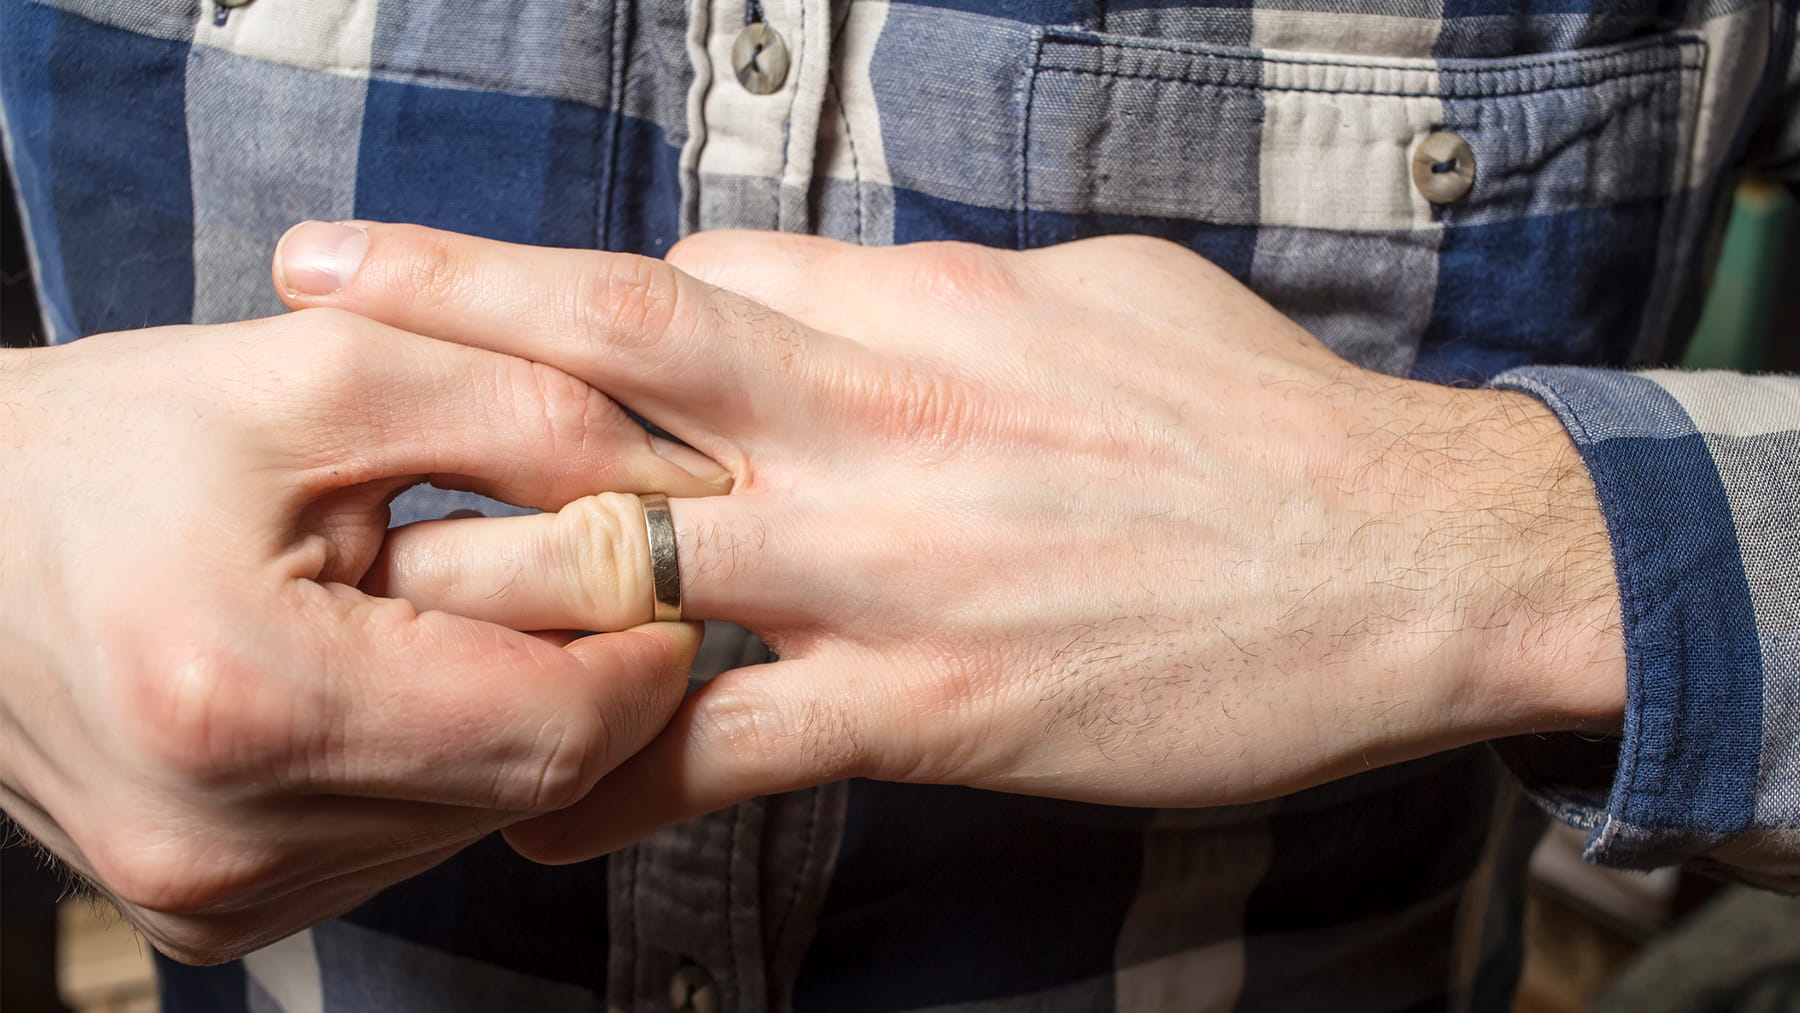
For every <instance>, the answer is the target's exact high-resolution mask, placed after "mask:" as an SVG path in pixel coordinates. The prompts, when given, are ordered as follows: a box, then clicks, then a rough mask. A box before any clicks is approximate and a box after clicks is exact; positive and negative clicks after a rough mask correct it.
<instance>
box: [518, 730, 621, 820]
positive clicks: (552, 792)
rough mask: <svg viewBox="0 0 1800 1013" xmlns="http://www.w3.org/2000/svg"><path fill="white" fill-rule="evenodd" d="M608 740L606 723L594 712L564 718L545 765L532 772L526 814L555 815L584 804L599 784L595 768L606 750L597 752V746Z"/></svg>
mask: <svg viewBox="0 0 1800 1013" xmlns="http://www.w3.org/2000/svg"><path fill="white" fill-rule="evenodd" d="M605 740H606V727H605V722H604V721H601V720H599V718H598V716H597V715H596V714H595V713H594V712H593V710H592V709H591V708H590V709H586V710H584V711H583V712H582V713H581V714H580V715H578V716H572V717H567V718H565V721H564V723H563V724H562V725H561V726H560V727H559V728H558V729H557V731H556V735H555V738H554V739H553V740H552V741H551V743H550V746H549V748H548V749H546V750H545V751H544V753H543V759H542V761H541V762H540V763H539V764H538V765H537V767H536V769H535V770H534V771H532V778H531V783H530V787H529V789H528V790H527V792H526V795H525V799H524V805H523V808H524V811H527V812H540V813H541V812H554V811H556V810H558V809H567V808H568V807H569V806H572V805H574V804H575V803H577V802H579V801H581V799H582V797H583V796H584V795H586V794H587V793H588V789H589V788H591V787H593V784H594V782H595V781H597V780H599V772H598V771H596V770H595V769H594V768H595V767H596V766H598V764H597V762H596V761H597V759H598V758H599V757H600V756H601V755H603V754H604V752H605V750H604V749H603V748H595V743H596V742H599V743H604V742H605Z"/></svg>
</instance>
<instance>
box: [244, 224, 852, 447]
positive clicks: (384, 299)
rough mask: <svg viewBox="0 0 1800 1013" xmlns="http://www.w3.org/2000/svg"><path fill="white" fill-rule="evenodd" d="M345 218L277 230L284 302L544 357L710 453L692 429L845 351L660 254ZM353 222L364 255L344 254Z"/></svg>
mask: <svg viewBox="0 0 1800 1013" xmlns="http://www.w3.org/2000/svg"><path fill="white" fill-rule="evenodd" d="M348 228H349V227H348V226H341V225H329V224H325V223H320V222H307V223H303V224H301V225H298V226H295V227H294V228H293V229H291V230H290V231H289V232H288V234H287V235H286V236H284V237H283V239H282V242H281V245H280V247H279V248H278V249H277V251H276V256H275V262H274V277H275V285H276V288H277V290H278V291H279V292H280V293H281V296H282V298H283V299H284V300H285V301H286V302H287V304H288V305H289V306H292V307H296V308H299V307H304V306H335V307H339V308H343V309H348V310H352V311H354V312H356V313H360V314H362V315H365V316H368V317H371V318H373V319H376V320H381V321H383V322H385V323H388V324H391V325H393V326H395V327H399V328H401V329H403V330H408V331H413V332H416V333H419V334H427V335H431V336H432V337H436V338H443V339H445V340H449V341H455V342H459V343H462V344H468V345H475V346H478V347H482V348H488V349H492V350H495V351H501V352H506V353H508V354H512V355H517V356H520V357H522V358H526V359H531V360H534V361H537V362H543V363H548V364H550V365H553V366H556V367H558V368H560V369H563V370H566V371H568V372H570V373H573V374H574V375H576V376H579V377H580V378H582V379H583V380H586V381H588V382H589V383H591V384H593V385H595V386H596V387H599V388H600V389H602V390H605V391H606V392H607V393H608V394H610V395H612V396H613V397H615V398H617V399H618V400H620V401H621V402H623V403H625V404H627V405H629V406H631V407H632V408H633V409H635V410H637V411H639V412H641V413H642V414H644V415H645V416H647V417H649V418H651V419H654V420H655V421H656V422H657V423H658V424H659V425H661V426H663V427H664V428H665V429H668V430H669V431H671V432H674V433H676V434H677V435H680V436H682V437H683V438H684V439H686V440H687V442H689V443H692V444H694V445H696V446H700V447H701V449H703V450H707V451H709V452H710V451H712V449H713V448H712V447H710V446H705V445H702V443H701V442H700V440H701V438H702V437H704V435H705V434H707V433H709V432H712V431H713V430H715V429H718V428H727V429H745V428H752V429H753V428H756V427H746V426H744V425H743V424H744V423H747V422H755V421H758V420H766V419H769V418H783V417H786V416H787V415H788V414H789V413H791V411H792V406H793V403H794V401H795V400H796V398H801V397H804V396H805V392H807V391H809V390H810V389H811V386H812V385H811V384H809V383H808V382H806V381H807V380H808V378H810V377H817V376H828V377H829V376H841V375H842V374H843V372H844V362H845V357H846V356H849V355H851V354H852V353H851V349H853V348H854V346H853V345H851V344H850V343H849V342H847V341H844V340H843V339H840V338H831V337H828V336H825V335H820V334H815V333H813V332H810V331H808V330H807V329H805V328H802V327H799V326H798V325H795V324H794V323H793V322H792V321H789V320H787V319H786V318H784V317H781V316H780V315H779V314H774V313H770V312H769V311H768V310H767V309H765V308H763V307H761V306H759V305H758V304H756V303H754V302H752V301H750V300H747V299H744V298H742V297H741V296H736V295H732V294H730V293H726V292H722V291H720V290H718V289H717V288H714V287H712V286H708V285H705V284H702V283H700V282H698V281H696V280H695V279H693V278H691V277H689V276H688V275H686V274H683V273H681V272H680V271H677V270H675V269H673V268H671V267H669V266H668V265H667V264H665V263H663V262H662V261H659V260H652V259H649V258H645V257H637V256H631V255H626V254H614V253H600V252H594V251H574V250H553V249H545V248H541V247H530V246H516V245H511V244H506V243H498V242H493V241H490V240H485V239H477V238H473V237H469V236H462V235H457V234H454V233H449V232H439V231H435V230H431V229H425V228H421V227H418V226H406V225H382V224H375V223H358V228H357V229H356V230H351V232H350V233H349V234H348V235H349V238H348V240H346V235H347V234H346V233H345V231H344V230H346V229H348ZM358 235H360V236H366V240H364V241H361V242H362V245H364V246H365V247H366V252H362V253H360V255H357V251H355V250H354V249H352V250H350V251H348V252H345V251H344V250H343V249H342V247H343V245H344V243H345V242H346V241H348V243H349V245H350V246H351V247H355V246H357V245H358V242H359V241H358V240H357V239H356V236H358ZM322 265H323V266H322ZM714 456H715V457H716V456H717V455H716V454H715V455H714ZM724 463H726V464H727V465H730V464H731V462H729V461H727V462H724Z"/></svg>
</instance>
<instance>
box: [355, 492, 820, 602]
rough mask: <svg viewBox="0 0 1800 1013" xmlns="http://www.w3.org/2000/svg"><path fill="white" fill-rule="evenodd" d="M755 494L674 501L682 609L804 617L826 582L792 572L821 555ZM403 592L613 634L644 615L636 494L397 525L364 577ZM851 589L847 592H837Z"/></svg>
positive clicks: (803, 528) (796, 510)
mask: <svg viewBox="0 0 1800 1013" xmlns="http://www.w3.org/2000/svg"><path fill="white" fill-rule="evenodd" d="M767 503H768V501H767V500H765V499H763V498H761V497H758V496H754V495H736V496H731V497H709V498H705V499H671V500H670V501H669V507H670V511H671V514H672V516H673V518H674V522H675V541H676V557H677V559H678V560H679V565H680V572H681V587H682V614H683V615H684V616H686V617H687V618H689V619H719V618H729V619H731V620H733V621H735V622H740V623H747V624H750V625H752V626H755V625H757V624H759V623H764V622H782V623H785V624H791V623H792V622H793V621H794V620H795V619H796V618H798V617H804V616H806V615H807V614H808V613H807V609H808V607H809V606H816V605H817V604H818V603H819V599H820V597H821V596H825V597H827V598H829V597H832V596H833V595H834V594H835V593H836V591H837V589H834V588H832V587H830V586H829V585H831V584H832V583H833V582H836V581H842V582H844V583H852V582H853V581H852V579H851V578H850V577H838V576H836V575H832V576H823V577H822V576H819V575H818V574H816V573H814V574H813V575H812V576H811V577H810V579H807V580H802V579H801V578H802V577H803V576H805V574H803V573H802V572H801V570H800V569H799V568H798V567H799V566H803V565H805V561H808V560H813V561H816V560H817V559H818V558H819V546H818V545H817V544H816V543H817V540H816V539H814V538H811V537H810V536H808V535H807V534H806V532H808V531H814V530H817V529H818V528H819V527H820V525H819V524H817V523H813V522H811V521H810V520H809V514H808V511H807V510H806V509H805V508H804V507H795V506H786V507H782V508H781V511H782V517H781V519H780V520H779V522H777V521H776V520H773V519H767V518H765V516H764V512H765V510H767V509H770V508H769V507H768V505H767ZM362 587H363V589H364V590H366V591H368V592H369V593H370V594H374V595H380V596H383V597H393V598H404V599H406V600H407V601H409V602H411V603H412V604H413V605H414V606H415V607H417V608H420V609H441V610H443V611H445V612H452V613H455V614H457V615H461V616H468V617H470V618H472V619H480V620H482V621H484V622H490V623H496V624H498V625H501V626H505V627H509V628H511V629H515V630H561V629H581V630H617V629H624V628H626V627H628V626H634V625H637V624H638V623H643V622H648V621H649V619H650V617H651V613H652V601H653V589H652V574H651V568H650V552H649V540H648V536H647V534H646V531H645V526H644V515H643V507H642V506H641V505H640V503H639V501H638V499H637V497H635V496H625V495H618V494H605V493H603V494H600V495H597V496H589V497H584V498H582V499H579V500H576V501H574V502H572V503H569V504H568V505H566V506H565V507H563V508H562V509H561V510H559V511H557V512H555V513H542V514H534V515H531V516H526V517H496V518H471V519H462V520H451V519H446V520H440V521H423V522H420V523H418V524H409V525H406V526H404V527H400V528H395V529H394V530H392V531H390V532H389V533H388V537H387V541H386V543H385V544H384V545H383V546H382V548H381V551H380V553H379V554H378V555H377V556H376V559H375V562H374V564H373V565H372V566H371V567H370V568H369V571H368V576H367V577H365V578H364V579H363V582H362ZM844 590H845V591H846V592H847V593H853V590H854V589H852V588H845V589H844Z"/></svg>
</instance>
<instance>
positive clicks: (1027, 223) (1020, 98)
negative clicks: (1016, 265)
mask: <svg viewBox="0 0 1800 1013" xmlns="http://www.w3.org/2000/svg"><path fill="white" fill-rule="evenodd" d="M1043 55H1044V32H1043V30H1042V29H1039V30H1037V31H1035V32H1033V33H1032V35H1031V46H1030V49H1029V51H1028V52H1027V54H1026V61H1025V77H1024V80H1022V81H1020V82H1019V87H1018V89H1017V90H1016V91H1015V93H1014V102H1016V103H1017V104H1018V105H1019V107H1020V109H1019V149H1018V151H1017V152H1015V154H1014V157H1013V172H1014V173H1015V174H1016V175H1017V176H1018V180H1019V189H1018V216H1019V227H1018V235H1017V236H1016V237H1015V238H1014V241H1013V242H1014V246H1015V247H1016V248H1017V249H1021V250H1023V249H1026V248H1027V247H1028V245H1029V240H1030V238H1031V157H1030V156H1031V119H1032V117H1031V106H1032V102H1033V101H1034V100H1035V99H1036V97H1037V79H1038V75H1039V74H1040V73H1042V71H1043V69H1044V68H1043V67H1041V66H1040V65H1039V64H1040V63H1041V61H1042V59H1043Z"/></svg>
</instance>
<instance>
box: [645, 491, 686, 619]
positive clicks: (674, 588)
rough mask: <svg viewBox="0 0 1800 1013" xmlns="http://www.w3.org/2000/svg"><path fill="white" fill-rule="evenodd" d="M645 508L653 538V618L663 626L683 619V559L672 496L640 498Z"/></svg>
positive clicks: (650, 534) (651, 574) (651, 537)
mask: <svg viewBox="0 0 1800 1013" xmlns="http://www.w3.org/2000/svg"><path fill="white" fill-rule="evenodd" d="M638 502H639V503H641V504H643V506H644V533H645V534H647V535H649V536H650V604H651V608H650V617H651V618H652V619H654V620H656V621H657V622H659V623H673V622H679V621H680V620H681V559H680V557H678V556H677V555H676V554H675V518H674V516H673V515H672V514H670V513H669V497H667V496H664V495H663V494H662V493H660V492H652V493H644V494H643V495H640V496H639V497H638Z"/></svg>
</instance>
